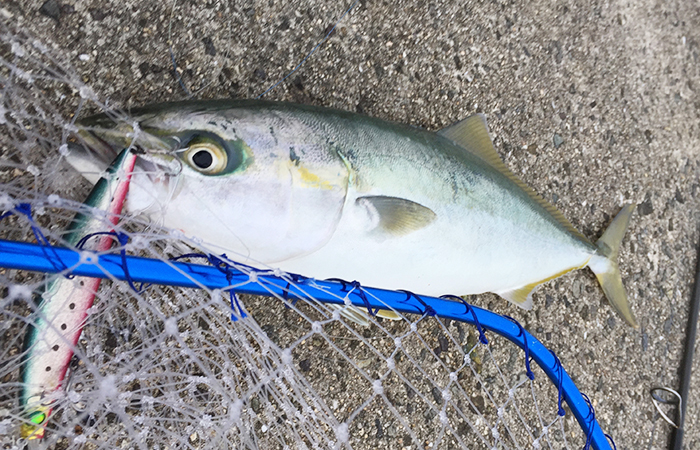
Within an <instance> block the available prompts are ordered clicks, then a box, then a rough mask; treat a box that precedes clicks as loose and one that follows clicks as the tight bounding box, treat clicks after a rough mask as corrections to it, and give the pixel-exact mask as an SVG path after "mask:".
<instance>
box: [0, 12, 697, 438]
mask: <svg viewBox="0 0 700 450" xmlns="http://www.w3.org/2000/svg"><path fill="white" fill-rule="evenodd" d="M348 6H349V2H347V1H344V2H339V1H332V2H330V1H322V0H301V1H297V0H294V1H291V2H288V1H273V0H270V1H250V0H242V1H204V0H203V1H194V0H174V1H167V2H162V1H157V0H138V1H137V0H123V1H108V0H60V1H53V0H50V1H48V2H46V3H44V1H43V0H39V1H37V0H3V2H2V3H1V4H0V7H1V8H2V9H3V15H4V17H5V19H4V20H11V21H13V22H15V23H16V24H17V25H18V27H20V28H22V27H23V28H24V29H26V30H27V32H28V33H30V34H31V35H33V36H35V37H37V38H39V39H40V40H42V41H43V42H45V43H47V44H50V45H51V46H55V47H56V48H57V49H60V50H61V52H63V56H64V57H65V60H66V61H67V62H68V63H69V64H71V65H73V67H74V68H75V70H76V71H77V72H78V73H79V74H80V75H81V77H82V79H83V81H84V82H86V83H87V84H89V85H90V86H91V87H92V88H93V89H94V91H95V92H96V93H97V95H98V96H99V97H100V98H101V99H103V100H106V99H109V103H110V104H111V105H113V106H120V107H124V108H128V107H131V106H137V105H143V104H147V103H153V102H158V101H171V100H181V99H186V98H188V94H189V95H191V96H193V97H195V98H225V97H232V98H250V97H255V96H257V95H259V94H260V93H262V92H263V91H264V90H265V89H267V88H268V87H269V86H270V85H272V84H274V83H275V82H277V81H278V80H280V79H281V78H282V77H283V76H284V75H285V74H286V73H288V72H289V71H290V70H291V69H292V68H293V67H294V66H296V64H298V63H299V62H300V61H301V60H302V58H303V57H304V56H305V55H306V54H307V53H308V52H309V51H310V50H311V49H312V48H313V47H314V46H315V45H316V44H317V43H318V42H319V41H320V40H322V39H323V36H324V35H325V33H326V32H328V30H330V27H331V26H332V25H333V24H334V23H335V22H336V21H337V19H338V18H339V17H340V16H341V15H342V13H343V12H344V10H345V9H346V8H347V7H348ZM699 30H700V7H699V6H698V3H697V2H695V1H683V0H668V1H663V2H662V1H658V0H645V1H640V2H630V1H625V0H611V1H605V0H593V1H583V0H562V1H557V2H547V1H502V0H496V1H459V2H458V1H431V2H427V1H418V0H416V1H394V2H389V1H380V0H362V1H360V2H359V3H358V4H357V5H356V7H355V8H354V9H353V10H352V12H351V13H350V14H349V15H347V16H346V17H345V18H344V19H343V21H342V22H340V24H339V25H338V28H337V29H336V31H335V32H334V33H333V35H332V36H331V37H330V39H329V40H328V41H327V42H326V43H325V44H324V45H322V46H321V47H320V48H319V49H318V51H317V52H316V53H315V54H313V55H312V56H311V57H310V58H309V59H308V60H307V61H306V62H305V63H304V65H303V66H302V67H301V69H300V70H299V71H298V72H297V73H295V74H294V75H292V76H291V77H290V78H289V79H288V80H287V81H286V82H284V83H282V84H281V85H280V86H278V87H277V88H276V89H274V90H272V91H271V92H270V93H268V94H267V95H266V96H265V97H266V98H267V99H271V100H287V101H295V102H301V103H308V104H314V105H322V106H329V107H335V108H339V109H344V110H350V111H357V112H360V113H363V114H367V115H371V116H376V117H380V118H384V119H388V120H394V121H399V122H405V123H410V124H414V125H418V126H421V127H425V128H429V129H433V130H436V129H439V128H441V127H444V126H447V125H449V124H451V123H453V122H454V121H456V120H458V119H462V118H464V117H466V116H467V115H469V114H472V113H474V112H483V113H484V114H486V116H487V118H488V122H489V126H490V130H491V133H492V136H493V137H494V140H495V144H496V148H497V150H498V152H499V153H500V154H501V156H502V157H503V159H504V161H505V163H506V164H507V165H508V166H509V167H510V168H512V169H513V171H514V172H515V173H516V174H518V175H519V176H520V177H522V179H523V180H524V181H525V182H527V183H528V184H529V185H531V186H532V187H534V188H535V190H537V191H538V192H539V193H541V194H542V195H543V196H544V197H545V198H547V199H548V200H550V201H551V202H552V203H554V204H555V205H556V206H557V207H558V208H559V209H560V210H561V211H562V212H563V213H564V215H565V216H567V217H568V218H569V219H570V220H571V221H572V223H573V224H574V225H575V226H577V227H578V228H579V229H580V230H581V231H582V232H583V233H584V234H585V235H587V236H588V237H589V238H591V239H597V237H599V235H600V233H602V231H603V230H604V229H605V227H606V226H607V224H608V223H609V222H610V220H611V218H612V217H613V216H614V215H615V214H616V213H617V212H618V211H619V209H620V207H621V206H622V205H623V204H624V203H626V202H636V203H638V204H639V206H638V208H637V214H636V215H635V216H634V217H633V219H632V223H631V225H630V228H629V231H628V234H627V237H626V239H625V242H624V245H623V248H622V254H621V257H620V268H621V270H622V273H623V279H624V282H625V285H626V287H627V291H628V293H629V297H630V302H631V305H632V309H633V311H634V312H635V314H636V315H637V318H638V320H639V322H640V324H641V329H640V330H639V331H636V330H633V329H631V328H630V327H628V326H627V325H626V324H625V323H623V322H622V321H621V319H620V318H619V317H618V316H616V315H615V314H614V312H613V310H612V309H611V308H610V306H609V305H608V304H607V301H606V300H605V299H604V297H603V294H602V291H601V289H600V288H599V286H598V284H597V282H596V280H595V277H594V276H593V275H592V274H591V273H590V272H588V271H587V270H583V271H576V272H573V273H570V274H568V275H566V276H564V277H562V278H560V279H557V280H556V281H553V282H550V283H547V284H546V285H545V286H544V287H543V288H541V289H540V290H539V291H538V292H537V294H536V296H535V306H534V309H533V311H531V312H524V311H520V310H516V309H515V308H514V307H512V306H511V305H508V304H507V303H506V302H505V301H502V300H500V299H498V298H497V297H495V296H491V295H483V296H479V297H478V298H476V299H475V300H474V302H475V303H476V304H478V305H481V306H484V307H487V308H489V309H491V310H495V311H497V312H499V313H502V314H508V315H512V316H514V317H516V318H517V319H518V320H520V321H521V323H523V324H524V326H525V327H526V328H527V329H528V330H529V331H531V332H532V333H533V334H534V335H536V336H537V337H538V338H539V339H541V340H542V341H543V343H544V344H545V345H547V346H548V347H550V348H551V349H553V350H554V351H556V352H557V354H558V355H559V358H560V359H561V361H562V363H563V365H564V367H566V369H567V370H568V372H569V373H570V374H571V376H572V378H573V379H574V381H575V382H576V384H577V385H578V387H579V388H580V390H581V391H582V392H584V393H587V394H588V395H589V396H590V397H591V398H592V399H593V403H594V405H595V407H596V412H597V418H598V419H599V421H600V424H601V426H602V427H603V429H604V430H605V431H606V432H607V433H609V434H611V435H612V436H613V438H614V439H615V442H616V444H617V448H618V449H639V448H645V449H646V448H651V449H656V448H667V447H668V442H669V438H670V436H671V428H670V426H669V425H667V424H666V423H665V422H664V421H663V420H661V419H660V417H659V415H658V414H657V413H656V411H655V410H654V408H653V405H652V402H651V398H650V395H649V390H650V389H651V388H652V387H655V386H669V387H672V388H678V386H679V367H680V363H681V360H682V357H683V354H682V353H683V346H684V343H685V339H686V336H685V330H686V326H687V319H688V318H687V315H688V309H689V306H688V305H689V302H690V297H691V294H692V285H693V279H694V271H695V260H696V248H697V244H698V221H699V219H700V217H699V215H698V206H699V202H698V199H697V190H698V186H699V184H698V183H699V180H698V166H699V164H700V161H699V152H698V149H699V148H700V98H699V97H698V92H700V61H699V60H698V59H699V57H700V31H699ZM171 51H172V56H171ZM173 62H174V63H175V64H176V66H177V69H176V70H173ZM83 194H84V193H83ZM694 372H695V376H694V379H693V383H692V384H691V393H690V397H689V398H688V399H687V403H688V415H687V418H686V421H685V423H686V426H687V430H686V437H685V446H684V448H687V449H693V448H700V425H699V422H698V419H699V418H700V411H699V410H698V404H700V402H699V400H700V357H699V358H696V360H695V367H694Z"/></svg>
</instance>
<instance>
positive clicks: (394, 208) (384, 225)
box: [356, 195, 437, 236]
mask: <svg viewBox="0 0 700 450" xmlns="http://www.w3.org/2000/svg"><path fill="white" fill-rule="evenodd" d="M356 203H357V204H358V205H360V206H363V207H365V208H366V209H367V212H368V213H369V215H370V217H373V219H374V220H373V221H375V223H376V229H378V230H381V231H383V232H385V233H388V234H391V235H394V236H403V235H406V234H409V233H412V232H414V231H417V230H420V229H421V228H424V227H426V226H428V225H430V223H432V221H433V220H435V218H436V217H437V216H436V215H435V213H434V212H433V211H432V210H431V209H430V208H426V207H425V206H423V205H421V204H419V203H416V202H412V201H411V200H406V199H403V198H398V197H387V196H383V195H375V196H367V197H360V198H358V199H357V200H356Z"/></svg>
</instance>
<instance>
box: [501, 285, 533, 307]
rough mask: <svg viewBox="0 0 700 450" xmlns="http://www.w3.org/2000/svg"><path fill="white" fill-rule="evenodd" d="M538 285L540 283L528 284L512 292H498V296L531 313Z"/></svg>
mask: <svg viewBox="0 0 700 450" xmlns="http://www.w3.org/2000/svg"><path fill="white" fill-rule="evenodd" d="M538 285H539V283H534V284H528V285H526V286H521V287H519V288H515V289H512V290H510V291H502V292H496V294H498V295H500V296H501V297H503V298H505V299H506V300H508V301H509V302H511V303H515V304H516V305H518V306H520V307H521V308H523V309H526V310H528V311H529V310H531V309H532V293H533V292H534V291H535V288H537V286H538Z"/></svg>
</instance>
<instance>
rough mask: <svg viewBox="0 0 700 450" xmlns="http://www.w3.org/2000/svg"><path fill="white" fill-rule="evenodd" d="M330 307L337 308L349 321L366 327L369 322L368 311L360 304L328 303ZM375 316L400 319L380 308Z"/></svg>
mask: <svg viewBox="0 0 700 450" xmlns="http://www.w3.org/2000/svg"><path fill="white" fill-rule="evenodd" d="M328 306H329V307H330V308H331V309H337V310H339V311H340V315H341V316H342V317H344V318H346V319H348V320H349V321H351V322H354V323H356V324H358V325H360V326H363V327H368V326H369V324H370V319H369V312H367V308H363V307H361V306H345V305H333V304H329V305H328ZM376 315H377V317H382V318H384V319H389V320H401V316H400V315H399V314H398V313H396V312H394V311H391V310H388V309H380V310H379V311H377V314H376Z"/></svg>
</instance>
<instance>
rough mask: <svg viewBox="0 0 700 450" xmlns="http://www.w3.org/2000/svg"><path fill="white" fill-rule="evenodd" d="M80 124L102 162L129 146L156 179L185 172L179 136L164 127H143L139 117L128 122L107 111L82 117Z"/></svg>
mask: <svg viewBox="0 0 700 450" xmlns="http://www.w3.org/2000/svg"><path fill="white" fill-rule="evenodd" d="M77 127H78V130H77V134H78V136H79V137H80V139H81V140H82V141H83V143H84V144H85V146H86V147H87V148H88V149H89V150H90V153H92V157H93V158H97V159H98V160H99V161H101V164H102V165H105V166H107V165H109V164H110V163H111V162H112V161H113V160H114V158H116V156H117V154H119V152H120V151H122V150H123V149H125V148H129V149H131V151H132V152H133V153H135V154H137V155H138V156H139V158H138V159H137V160H136V165H137V167H139V168H140V169H141V171H142V172H145V173H146V174H147V175H148V176H149V178H151V180H152V181H154V182H155V181H163V179H164V178H165V179H167V178H170V177H174V176H178V175H180V173H181V172H182V162H181V161H180V159H179V158H178V157H177V156H176V151H177V150H178V149H179V140H178V139H177V138H175V137H167V133H163V132H162V131H161V130H155V129H149V128H145V127H144V128H142V127H141V124H140V123H139V122H138V121H132V122H128V121H126V120H121V119H118V118H112V117H109V116H107V115H106V114H100V115H97V116H92V117H88V118H86V119H83V120H80V121H79V122H77ZM161 136H166V137H161Z"/></svg>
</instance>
